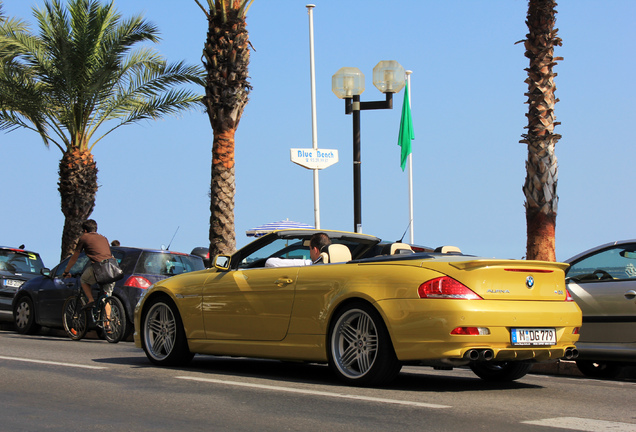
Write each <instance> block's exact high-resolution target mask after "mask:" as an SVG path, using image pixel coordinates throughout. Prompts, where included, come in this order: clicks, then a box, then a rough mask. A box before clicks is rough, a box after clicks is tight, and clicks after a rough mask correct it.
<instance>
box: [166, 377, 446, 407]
mask: <svg viewBox="0 0 636 432" xmlns="http://www.w3.org/2000/svg"><path fill="white" fill-rule="evenodd" d="M175 378H177V379H182V380H190V381H200V382H208V383H214V384H224V385H232V386H238V387H251V388H257V389H262V390H273V391H281V392H289V393H300V394H305V395H311V396H326V397H332V398H342V399H354V400H360V401H367V402H380V403H390V404H395V405H407V406H414V407H420V408H438V409H439V408H452V407H451V406H449V405H437V404H430V403H424V402H413V401H406V400H396V399H385V398H376V397H370V396H357V395H350V394H344V393H330V392H323V391H317V390H306V389H296V388H291V387H278V386H270V385H264V384H252V383H242V382H237V381H224V380H217V379H213V378H196V377H187V376H178V377H175Z"/></svg>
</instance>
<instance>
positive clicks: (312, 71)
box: [305, 4, 320, 229]
mask: <svg viewBox="0 0 636 432" xmlns="http://www.w3.org/2000/svg"><path fill="white" fill-rule="evenodd" d="M305 7H306V8H307V13H308V14H309V79H310V81H311V142H312V148H313V149H314V150H317V149H318V127H317V124H316V123H317V121H316V65H315V62H314V14H313V9H314V8H315V7H316V5H313V4H308V5H306V6H305ZM318 171H319V170H318V169H313V172H314V226H315V227H316V229H320V180H319V178H318Z"/></svg>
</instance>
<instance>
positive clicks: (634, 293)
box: [625, 290, 636, 300]
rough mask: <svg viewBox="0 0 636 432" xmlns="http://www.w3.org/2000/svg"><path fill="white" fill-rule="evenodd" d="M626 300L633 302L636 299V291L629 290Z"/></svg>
mask: <svg viewBox="0 0 636 432" xmlns="http://www.w3.org/2000/svg"><path fill="white" fill-rule="evenodd" d="M625 298H626V299H627V300H633V299H634V298H636V290H629V291H627V292H626V293H625Z"/></svg>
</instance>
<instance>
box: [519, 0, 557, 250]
mask: <svg viewBox="0 0 636 432" xmlns="http://www.w3.org/2000/svg"><path fill="white" fill-rule="evenodd" d="M555 7H556V2H555V1H554V0H530V2H529V5H528V16H527V21H526V22H527V24H528V30H529V33H528V34H527V35H526V37H527V39H526V40H525V41H523V42H524V43H525V48H526V52H525V56H526V57H528V58H529V59H530V67H529V68H528V69H526V71H527V72H528V78H527V79H526V83H527V84H528V92H527V93H526V96H528V105H529V110H528V114H526V117H527V118H528V126H527V127H526V129H528V133H527V134H524V135H522V137H523V140H521V141H520V142H522V143H525V144H527V145H528V160H527V162H526V180H525V184H524V186H523V192H524V194H525V197H526V202H525V207H526V226H527V228H526V229H527V246H526V258H527V259H537V260H542V261H555V260H556V255H555V248H554V233H555V227H556V215H557V205H558V200H559V198H558V196H557V191H556V189H557V177H558V167H557V158H556V156H555V154H554V146H555V144H556V143H557V141H558V140H559V139H560V138H561V135H559V134H555V133H554V127H555V126H556V125H558V124H559V122H556V121H555V118H556V117H555V115H554V106H555V104H556V103H557V102H558V101H559V100H558V99H557V98H556V97H555V95H554V92H555V90H556V86H555V85H554V77H555V76H556V75H557V74H556V73H554V72H553V71H552V68H553V66H554V65H556V61H557V60H563V59H562V58H561V57H554V46H555V45H558V46H561V39H560V38H558V37H557V31H558V30H557V29H555V28H554V23H555V21H556V17H555V15H556V10H555Z"/></svg>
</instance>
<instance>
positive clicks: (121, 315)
mask: <svg viewBox="0 0 636 432" xmlns="http://www.w3.org/2000/svg"><path fill="white" fill-rule="evenodd" d="M106 304H108V305H110V320H108V319H107V318H106V311H105V310H103V311H102V331H103V334H104V339H106V340H107V341H108V342H110V343H117V342H119V341H120V340H122V339H123V338H124V336H125V335H126V324H127V323H126V310H125V309H124V305H123V304H122V302H121V301H120V300H119V299H118V298H117V297H113V296H110V297H108V298H106V301H105V303H104V308H105V307H106ZM107 328H110V329H109V330H107Z"/></svg>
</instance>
